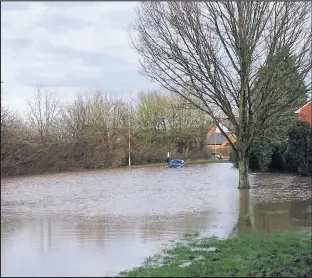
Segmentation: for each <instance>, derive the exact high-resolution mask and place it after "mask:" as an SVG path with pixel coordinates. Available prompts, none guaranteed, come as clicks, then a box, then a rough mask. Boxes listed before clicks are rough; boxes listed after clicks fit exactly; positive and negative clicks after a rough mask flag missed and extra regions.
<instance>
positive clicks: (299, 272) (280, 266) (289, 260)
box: [127, 230, 312, 277]
mask: <svg viewBox="0 0 312 278" xmlns="http://www.w3.org/2000/svg"><path fill="white" fill-rule="evenodd" d="M186 239H187V240H186V241H184V242H180V243H179V244H177V245H176V246H174V247H172V248H171V249H168V250H165V251H164V252H163V253H162V254H161V255H157V256H154V257H152V258H148V259H147V260H146V261H145V262H144V264H143V266H142V267H138V268H135V269H133V270H132V271H130V272H128V273H127V276H128V277H175V276H184V277H185V276H188V277H189V276H197V277H198V276H243V277H255V276H266V277H267V276H270V277H274V276H279V277H289V276H290V277H291V276H293V277H307V276H308V277H309V276H310V277H311V275H312V254H311V253H312V251H311V248H312V245H311V244H312V242H311V230H294V231H285V232H280V233H276V234H273V235H267V234H263V233H259V232H246V233H244V234H240V235H239V236H237V237H233V238H230V239H226V240H218V239H216V238H199V237H198V236H197V237H196V236H189V237H187V238H186Z"/></svg>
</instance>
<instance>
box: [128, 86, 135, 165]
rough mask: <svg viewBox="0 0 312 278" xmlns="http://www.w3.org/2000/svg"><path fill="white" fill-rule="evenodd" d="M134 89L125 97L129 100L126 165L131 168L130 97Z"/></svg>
mask: <svg viewBox="0 0 312 278" xmlns="http://www.w3.org/2000/svg"><path fill="white" fill-rule="evenodd" d="M135 93H136V91H133V92H132V93H131V94H130V96H128V97H127V99H128V102H129V106H128V110H129V111H128V113H129V119H128V120H129V122H128V125H129V129H128V159H129V160H128V165H129V168H131V111H132V109H131V104H132V102H131V99H132V95H133V94H135Z"/></svg>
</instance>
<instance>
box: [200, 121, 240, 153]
mask: <svg viewBox="0 0 312 278" xmlns="http://www.w3.org/2000/svg"><path fill="white" fill-rule="evenodd" d="M220 126H221V128H222V130H223V131H224V132H225V133H226V135H227V136H228V137H229V139H230V140H231V142H232V143H235V142H236V137H235V135H234V133H233V132H232V131H231V130H233V128H232V125H231V124H230V122H229V121H228V120H227V119H222V120H220ZM204 150H205V151H206V152H207V153H214V152H216V153H220V154H221V155H222V156H229V155H230V153H231V151H232V147H231V145H230V143H229V141H228V140H227V139H226V137H225V136H224V135H223V134H222V133H221V131H220V130H219V128H218V127H216V126H214V127H212V128H211V129H209V131H208V133H207V139H206V140H205V147H204Z"/></svg>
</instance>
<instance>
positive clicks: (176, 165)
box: [167, 159, 187, 168]
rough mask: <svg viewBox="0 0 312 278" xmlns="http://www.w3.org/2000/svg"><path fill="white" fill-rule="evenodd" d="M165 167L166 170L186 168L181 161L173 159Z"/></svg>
mask: <svg viewBox="0 0 312 278" xmlns="http://www.w3.org/2000/svg"><path fill="white" fill-rule="evenodd" d="M167 167H168V168H182V167H187V165H186V164H185V162H184V160H182V159H173V160H170V161H169V163H168V166H167Z"/></svg>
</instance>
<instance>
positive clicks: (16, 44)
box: [1, 39, 33, 51]
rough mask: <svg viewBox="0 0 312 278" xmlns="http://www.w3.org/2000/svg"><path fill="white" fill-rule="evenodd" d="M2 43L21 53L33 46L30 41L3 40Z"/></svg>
mask: <svg viewBox="0 0 312 278" xmlns="http://www.w3.org/2000/svg"><path fill="white" fill-rule="evenodd" d="M1 43H2V45H5V46H6V47H8V48H10V49H11V50H15V51H21V49H23V48H28V47H30V46H31V45H32V44H33V42H32V41H31V40H29V39H2V40H1Z"/></svg>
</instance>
